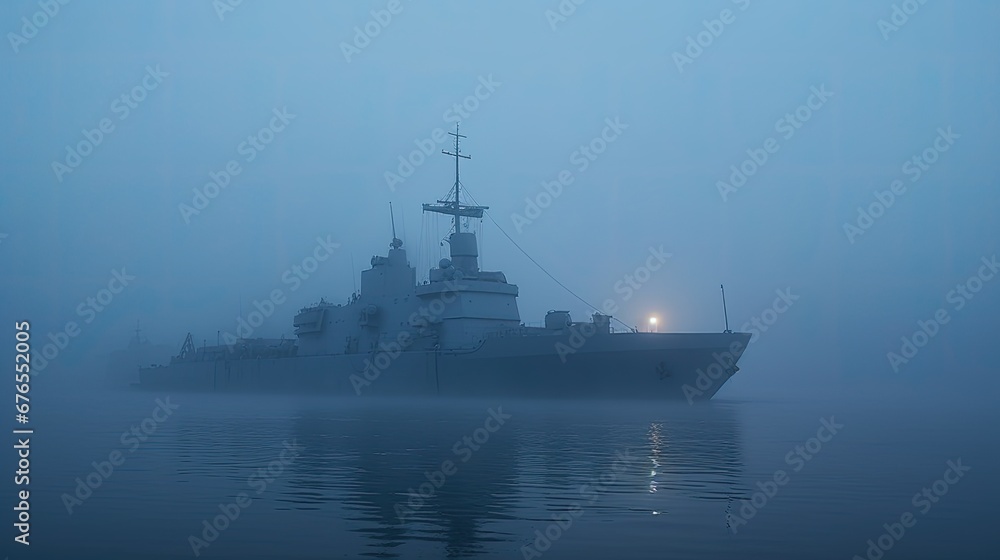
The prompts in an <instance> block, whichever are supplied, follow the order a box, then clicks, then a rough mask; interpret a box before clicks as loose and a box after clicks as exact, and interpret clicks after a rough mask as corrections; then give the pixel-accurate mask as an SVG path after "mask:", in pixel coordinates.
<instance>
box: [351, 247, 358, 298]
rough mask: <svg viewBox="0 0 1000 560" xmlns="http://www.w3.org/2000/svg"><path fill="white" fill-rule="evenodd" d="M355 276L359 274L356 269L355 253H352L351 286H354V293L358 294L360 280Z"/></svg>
mask: <svg viewBox="0 0 1000 560" xmlns="http://www.w3.org/2000/svg"><path fill="white" fill-rule="evenodd" d="M355 276H357V273H356V272H355V269H354V251H351V284H353V285H354V293H358V279H357V278H355Z"/></svg>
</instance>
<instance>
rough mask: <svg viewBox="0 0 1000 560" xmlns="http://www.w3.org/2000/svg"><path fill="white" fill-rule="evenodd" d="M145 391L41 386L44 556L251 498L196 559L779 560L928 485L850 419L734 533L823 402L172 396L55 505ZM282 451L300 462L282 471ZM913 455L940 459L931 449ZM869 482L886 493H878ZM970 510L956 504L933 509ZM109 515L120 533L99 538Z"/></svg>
mask: <svg viewBox="0 0 1000 560" xmlns="http://www.w3.org/2000/svg"><path fill="white" fill-rule="evenodd" d="M157 396H159V395H152V394H147V393H117V394H113V395H102V396H101V397H100V399H101V402H103V403H105V405H104V406H102V407H101V408H100V409H98V410H90V414H89V415H84V414H81V412H82V408H83V407H84V405H83V404H82V403H84V402H94V400H95V399H97V398H98V397H96V396H95V397H94V398H93V399H79V398H67V399H65V400H60V399H61V397H53V399H52V401H53V402H55V401H60V405H59V407H58V408H57V409H56V410H58V417H59V419H57V417H56V416H57V415H52V416H51V417H50V419H49V420H48V422H49V425H48V426H47V427H46V426H45V424H44V423H43V424H42V425H41V426H40V433H47V434H48V435H47V437H48V438H50V439H51V442H52V443H50V444H44V443H43V444H41V445H40V446H39V452H38V455H39V456H38V458H37V464H38V465H39V466H40V467H39V468H40V469H41V465H44V466H45V467H44V470H41V471H40V473H41V474H39V475H38V478H37V479H36V481H35V482H33V484H34V488H35V489H36V490H37V492H38V495H39V497H38V498H36V502H35V504H36V507H37V508H38V509H39V510H40V513H39V515H38V518H37V519H38V521H37V525H38V527H39V529H38V532H37V535H36V539H37V541H36V542H37V543H38V545H37V546H38V548H37V549H36V550H38V549H40V550H41V551H44V552H45V553H46V554H51V555H54V556H60V555H62V554H67V555H68V554H71V553H72V554H75V555H77V556H79V555H80V554H83V555H84V556H86V554H88V553H95V554H96V553H99V554H102V555H104V557H110V558H115V557H122V558H125V557H135V555H141V556H142V557H145V558H156V557H165V558H166V557H190V556H191V553H192V549H191V546H190V542H189V536H191V535H194V536H199V535H202V533H203V529H204V525H203V521H205V520H211V519H212V518H213V517H215V516H217V515H219V513H220V511H222V510H220V509H219V508H220V505H225V504H229V503H233V502H234V500H235V499H236V497H237V496H238V495H240V493H244V494H246V495H247V496H249V497H250V498H251V499H252V503H251V505H250V506H248V507H246V508H243V509H242V511H241V512H240V515H239V517H238V518H237V519H234V520H233V521H232V522H231V523H229V524H228V525H229V526H228V527H227V528H226V529H225V530H223V531H221V532H220V534H219V536H218V538H217V539H213V540H212V542H211V543H209V546H208V547H207V548H204V549H203V550H201V554H202V556H204V557H208V558H211V557H234V558H235V557H239V558H251V557H254V558H256V557H260V558H269V557H275V558H278V557H280V558H299V557H301V558H313V557H315V558H328V557H337V558H340V557H344V558H354V557H380V558H440V557H448V558H453V557H454V558H460V557H484V558H523V557H525V556H530V557H535V556H533V555H532V553H533V552H537V553H540V554H542V556H544V557H545V558H591V557H623V558H663V557H665V556H669V557H673V558H695V557H698V558H711V557H719V558H724V557H730V556H732V555H738V554H746V553H748V552H749V553H754V554H766V555H769V556H770V557H772V558H779V557H795V555H794V554H791V553H790V552H789V551H790V550H800V551H801V550H807V549H810V550H816V549H815V548H813V547H818V549H819V550H821V551H822V552H823V553H822V554H819V555H817V556H814V557H824V555H825V554H826V553H831V554H832V553H833V551H835V550H836V551H837V552H838V553H839V552H843V553H846V554H847V557H850V556H851V555H852V554H854V553H863V546H862V547H860V548H859V547H858V545H859V544H860V545H863V544H864V541H865V540H866V539H867V538H871V537H873V536H877V533H876V532H875V531H876V530H877V529H878V528H879V526H880V523H881V522H876V521H878V520H879V519H883V518H885V520H888V515H889V513H893V512H897V511H900V508H903V507H905V506H906V497H907V496H908V495H909V494H910V493H911V492H910V490H911V488H912V486H913V485H917V486H916V487H917V489H918V490H919V485H918V481H920V480H922V479H921V478H920V477H919V476H918V477H916V478H914V479H913V484H912V485H911V484H909V482H910V481H909V480H908V481H907V484H905V485H902V488H901V489H900V490H899V491H897V490H896V487H897V486H898V485H901V483H900V482H899V481H898V480H895V481H894V480H893V476H891V474H892V473H891V471H890V472H888V473H886V472H882V471H879V470H877V469H869V470H868V471H867V472H865V473H860V474H859V473H856V472H852V471H851V469H849V468H847V467H848V466H849V465H851V464H852V461H854V459H855V458H856V457H857V455H858V452H859V451H860V450H867V449H868V447H867V446H866V444H867V443H868V440H867V439H866V437H865V430H864V429H863V428H861V427H859V428H855V431H854V433H853V435H852V434H851V432H849V431H848V430H847V429H845V434H844V435H842V436H838V438H840V439H837V438H835V439H834V440H833V441H831V442H830V443H829V444H827V445H828V448H827V450H825V451H823V452H822V453H821V454H820V455H818V456H817V458H816V460H814V461H813V462H812V463H810V464H809V465H807V466H806V468H804V469H803V470H802V472H801V473H795V475H794V476H793V479H792V482H791V483H790V484H789V486H788V487H787V488H783V489H782V494H781V495H779V496H777V497H776V498H774V499H773V501H772V503H771V504H768V505H767V506H766V507H765V508H764V509H762V510H761V512H760V513H759V516H758V517H757V518H755V519H752V520H750V522H749V523H748V525H747V526H745V527H741V528H740V532H739V534H738V535H734V534H733V533H732V532H731V531H730V530H729V529H727V524H726V523H727V513H729V512H730V511H731V508H732V504H733V503H739V502H738V501H739V500H742V499H748V498H749V497H750V496H751V495H752V493H753V492H754V491H755V490H756V486H755V484H756V483H757V482H758V481H759V480H764V479H766V478H767V477H769V476H770V475H771V473H773V471H774V470H775V469H776V468H781V467H782V466H783V461H782V458H783V457H784V454H785V453H786V452H787V450H788V449H791V446H793V445H794V444H795V443H796V442H797V441H799V442H801V439H803V438H804V437H805V436H808V435H809V432H810V430H812V431H815V426H814V425H815V421H814V420H813V419H815V418H818V417H819V414H818V413H815V412H813V411H806V410H801V409H799V408H795V407H792V408H789V409H787V410H784V411H782V410H776V409H774V408H773V407H770V405H769V406H768V407H761V406H759V405H754V404H748V403H735V402H729V403H727V402H717V403H713V404H710V405H708V406H697V407H689V406H687V405H683V404H681V405H665V404H657V405H654V404H648V403H646V404H641V405H640V404H635V403H628V404H623V403H551V402H538V401H536V402H503V403H501V402H495V403H488V402H456V401H436V402H432V401H427V402H406V401H380V400H367V399H323V398H302V399H291V398H280V399H275V398H266V397H250V396H219V395H173V396H172V399H173V400H174V401H176V402H177V403H179V404H180V405H181V408H180V409H178V411H177V412H176V413H175V415H174V416H173V417H171V418H170V419H169V420H168V421H166V422H164V423H163V424H162V426H160V427H159V428H158V431H157V432H156V433H155V434H153V435H152V436H151V437H150V438H149V440H148V441H146V442H144V443H143V444H142V446H140V448H139V449H137V450H136V452H135V453H132V454H128V455H127V456H126V462H125V464H124V465H122V466H121V467H119V468H118V469H117V470H116V472H115V473H114V474H113V475H112V476H110V477H109V478H108V479H107V480H106V481H104V483H103V484H102V486H101V487H100V488H98V489H96V490H95V491H94V493H93V494H94V495H93V496H92V497H90V498H89V499H88V500H87V501H85V502H84V503H83V504H82V505H80V506H78V507H77V510H76V513H75V514H74V515H72V516H70V515H67V513H66V509H65V508H64V507H63V504H62V501H61V496H62V494H64V493H72V492H73V490H74V488H75V486H76V483H75V481H74V479H75V478H76V477H83V476H85V475H86V474H87V473H89V472H91V470H92V467H91V466H90V463H91V461H100V460H102V458H105V457H107V454H108V452H110V451H112V450H114V449H116V448H117V449H120V448H121V447H122V446H121V444H120V442H119V440H118V436H119V435H120V434H121V432H122V431H124V430H126V429H128V428H129V426H130V425H132V424H135V423H137V422H139V421H141V420H142V419H143V418H144V417H145V416H146V415H148V413H149V409H150V408H151V403H152V402H153V399H154V398H155V397H157ZM53 406H55V405H53ZM490 409H494V410H496V409H500V410H502V412H503V413H505V414H509V415H510V418H509V419H506V420H504V423H503V425H502V426H498V425H497V422H496V420H495V419H494V420H493V421H490V420H488V419H489V418H490V417H491V413H490ZM69 418H73V419H74V420H73V421H72V422H71V421H69V420H68V419H69ZM845 418H846V416H845ZM859 421H860V420H856V421H855V422H856V423H855V424H854V425H857V422H859ZM57 423H58V427H56V424H57ZM747 425H750V428H748V427H747ZM848 425H849V426H853V425H852V424H850V423H848ZM486 428H495V431H491V429H486ZM748 429H749V430H750V433H751V438H752V439H750V440H749V441H748V440H747V436H746V435H745V433H746V432H747V431H748ZM925 435H926V434H925ZM466 438H467V439H466ZM57 441H58V444H56V442H57ZM290 443H294V444H295V445H296V446H297V449H298V453H297V455H296V456H295V457H294V459H292V460H291V461H290V462H288V463H287V464H281V463H276V461H277V460H278V458H279V457H280V456H281V455H280V454H281V452H282V450H283V449H285V448H286V447H283V446H284V445H285V444H290ZM911 451H912V450H911ZM938 455H940V456H941V461H940V462H941V465H944V460H945V459H946V458H948V457H946V456H944V455H941V454H940V453H938V454H933V456H932V458H933V457H937V456H938ZM750 456H752V457H753V460H752V461H751V460H748V457H750ZM449 462H450V463H451V466H450V467H449V465H448V463H449ZM748 463H752V464H751V465H749V466H748ZM910 463H912V461H911V462H910ZM910 463H908V464H910ZM924 463H927V464H929V465H931V466H932V467H933V468H934V469H937V467H936V466H935V462H934V461H932V460H930V459H928V460H927V461H924ZM269 465H271V471H270V472H268V471H267V468H268V466H269ZM275 465H277V466H275ZM910 466H912V464H910ZM261 469H264V470H263V471H261ZM446 473H447V474H446ZM920 474H921V475H922V474H923V470H921V471H920ZM873 478H874V479H875V480H877V481H878V483H877V484H875V485H874V486H876V487H880V488H881V491H879V492H873V491H872V487H873V484H872V480H871V479H873ZM422 485H423V486H422ZM956 494H958V492H956ZM817 500H818V501H817ZM859 502H864V503H865V504H866V506H865V507H874V506H876V505H877V504H880V503H889V504H891V507H886V508H884V509H879V510H876V511H877V513H879V514H881V515H872V516H871V519H870V520H866V522H861V520H858V521H857V522H856V523H855V524H856V528H853V529H844V532H841V529H840V528H839V525H838V523H839V522H842V521H843V520H844V518H845V517H851V515H850V512H852V511H854V510H856V509H858V504H859ZM964 505H965V506H967V504H964ZM962 506H963V503H962V499H961V498H960V497H959V498H954V499H951V501H950V504H949V503H948V502H945V503H943V505H942V506H940V509H939V512H942V514H947V513H948V512H953V511H955V510H954V509H952V508H959V507H962ZM882 512H889V513H882ZM108 527H114V528H115V536H114V537H113V538H110V539H109V538H108V536H107V528H108ZM845 535H846V536H845ZM913 540H914V541H916V540H918V539H917V537H913ZM783 543H785V544H783ZM787 543H792V545H793V546H792V547H791V548H789V547H788V544H787ZM796 547H797V548H796ZM115 551H118V552H115ZM119 553H120V554H119ZM157 554H159V555H161V556H157ZM786 554H788V556H785V555H786Z"/></svg>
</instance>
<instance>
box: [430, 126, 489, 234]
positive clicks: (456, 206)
mask: <svg viewBox="0 0 1000 560" xmlns="http://www.w3.org/2000/svg"><path fill="white" fill-rule="evenodd" d="M448 134H450V135H452V136H454V137H455V151H454V152H449V151H447V150H441V153H442V154H444V155H447V156H452V157H454V158H455V198H454V199H451V200H438V201H437V203H436V204H424V205H423V209H424V212H436V213H438V214H447V215H449V216H453V217H454V218H455V232H454V233H462V220H461V219H462V218H479V219H482V217H483V211H484V210H489V206H472V205H469V204H462V203H461V201H460V200H459V195H460V193H461V192H462V191H461V189H462V182H461V175H459V160H460V159H472V156H467V155H465V154H463V153H462V150H461V145H460V142H459V141H460V139H462V138H465V135H464V134H459V133H458V124H457V123H456V124H455V132H449V133H448Z"/></svg>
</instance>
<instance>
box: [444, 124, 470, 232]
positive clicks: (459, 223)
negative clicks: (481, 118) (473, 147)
mask: <svg viewBox="0 0 1000 560" xmlns="http://www.w3.org/2000/svg"><path fill="white" fill-rule="evenodd" d="M448 134H450V135H452V136H454V137H455V151H454V152H449V151H446V150H441V153H442V154H444V155H446V156H454V158H455V200H454V201H453V202H452V205H453V208H454V210H453V214H454V216H455V233H462V215H461V211H460V209H461V206H462V203H461V202H459V200H458V191H459V189H460V188H461V186H462V182H461V181H460V180H459V178H458V162H459V158H462V159H472V156H467V155H465V154H463V153H462V151H461V149H460V148H459V146H458V141H459V139H461V138H465V135H464V134H459V133H458V123H455V132H449V133H448Z"/></svg>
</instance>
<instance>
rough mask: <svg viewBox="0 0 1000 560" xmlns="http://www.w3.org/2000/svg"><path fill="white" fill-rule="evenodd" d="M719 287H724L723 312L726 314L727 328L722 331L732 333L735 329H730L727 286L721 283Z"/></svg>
mask: <svg viewBox="0 0 1000 560" xmlns="http://www.w3.org/2000/svg"><path fill="white" fill-rule="evenodd" d="M719 287H720V288H722V312H723V313H724V314H725V316H726V330H724V331H722V332H724V333H731V332H733V331H731V330H729V311H727V310H726V287H725V286H723V285H722V284H719Z"/></svg>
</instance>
